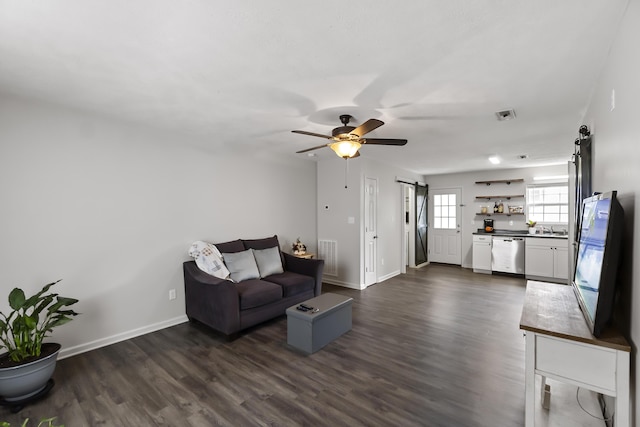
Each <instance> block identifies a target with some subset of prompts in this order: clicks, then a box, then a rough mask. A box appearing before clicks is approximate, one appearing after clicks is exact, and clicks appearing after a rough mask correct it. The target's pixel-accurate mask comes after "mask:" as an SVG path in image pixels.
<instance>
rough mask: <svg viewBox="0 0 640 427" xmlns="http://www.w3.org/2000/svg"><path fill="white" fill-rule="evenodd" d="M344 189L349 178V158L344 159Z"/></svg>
mask: <svg viewBox="0 0 640 427" xmlns="http://www.w3.org/2000/svg"><path fill="white" fill-rule="evenodd" d="M344 162H345V163H344V188H347V178H348V176H349V158H348V157H345V158H344Z"/></svg>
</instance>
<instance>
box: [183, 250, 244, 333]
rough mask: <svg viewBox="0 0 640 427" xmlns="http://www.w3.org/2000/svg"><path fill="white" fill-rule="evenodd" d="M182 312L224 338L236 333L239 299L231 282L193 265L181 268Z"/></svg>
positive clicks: (186, 263) (189, 264)
mask: <svg viewBox="0 0 640 427" xmlns="http://www.w3.org/2000/svg"><path fill="white" fill-rule="evenodd" d="M183 271H184V291H185V300H186V311H187V317H189V319H195V320H198V321H200V322H202V323H204V324H205V325H208V326H210V327H211V328H213V329H216V330H218V331H220V332H222V333H224V334H226V335H231V334H234V333H236V332H238V331H239V330H240V298H239V296H238V290H237V289H236V285H235V284H234V283H233V282H230V281H228V280H223V279H218V278H217V277H214V276H211V275H210V274H207V273H205V272H204V271H202V270H200V269H199V268H198V266H197V265H196V263H195V262H194V261H186V262H185V263H184V264H183Z"/></svg>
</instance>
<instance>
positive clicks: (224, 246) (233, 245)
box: [215, 239, 247, 254]
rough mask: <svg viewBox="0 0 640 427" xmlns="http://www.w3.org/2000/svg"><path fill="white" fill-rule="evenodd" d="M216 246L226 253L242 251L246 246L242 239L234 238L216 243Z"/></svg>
mask: <svg viewBox="0 0 640 427" xmlns="http://www.w3.org/2000/svg"><path fill="white" fill-rule="evenodd" d="M215 247H216V248H218V250H219V251H220V252H222V253H223V254H224V253H234V252H242V251H244V250H245V249H247V248H245V247H244V245H243V244H242V240H240V239H238V240H232V241H230V242H224V243H216V244H215Z"/></svg>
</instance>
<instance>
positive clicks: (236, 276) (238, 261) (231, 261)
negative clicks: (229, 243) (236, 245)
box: [222, 249, 260, 283]
mask: <svg viewBox="0 0 640 427" xmlns="http://www.w3.org/2000/svg"><path fill="white" fill-rule="evenodd" d="M222 259H223V260H224V264H225V265H226V266H227V269H228V270H229V272H230V273H231V280H233V281H234V282H236V283H238V282H242V281H243V280H249V279H259V278H260V272H259V271H258V266H257V265H256V260H255V258H254V257H253V249H247V250H246V251H242V252H234V253H226V254H225V253H223V254H222Z"/></svg>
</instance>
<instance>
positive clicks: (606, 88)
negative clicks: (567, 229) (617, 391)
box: [584, 0, 640, 425]
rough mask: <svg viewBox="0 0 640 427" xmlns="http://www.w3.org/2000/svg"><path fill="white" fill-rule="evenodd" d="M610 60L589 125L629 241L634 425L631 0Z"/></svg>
mask: <svg viewBox="0 0 640 427" xmlns="http://www.w3.org/2000/svg"><path fill="white" fill-rule="evenodd" d="M619 28H620V29H619V33H618V35H617V38H616V40H615V41H614V43H613V45H612V48H611V52H610V56H609V59H608V61H607V64H606V66H605V68H604V70H603V72H602V74H601V77H600V80H599V82H598V85H597V87H596V89H595V92H594V94H593V97H592V101H591V104H590V106H589V109H588V112H587V114H586V117H585V120H584V124H587V125H589V126H590V127H591V129H592V132H593V134H594V137H593V167H594V175H593V188H594V190H595V191H608V190H617V191H618V197H619V199H620V202H621V204H622V206H623V208H624V211H625V232H624V237H623V242H622V245H623V248H624V249H623V254H624V258H623V261H622V262H623V265H622V267H621V269H620V270H619V276H621V280H620V282H619V283H620V285H621V287H622V289H621V290H622V298H621V299H620V305H619V306H618V307H617V313H616V315H617V316H618V317H619V318H620V319H621V325H622V327H623V329H624V330H625V331H626V333H627V335H628V338H630V340H631V344H632V348H633V349H634V350H633V354H632V357H631V361H632V362H631V365H632V369H631V372H632V378H631V384H632V404H633V405H632V407H633V417H634V420H635V421H634V422H632V425H637V424H638V422H639V420H640V418H639V414H638V408H640V393H638V390H637V387H638V367H639V366H640V365H639V362H640V359H639V356H638V352H637V346H638V343H640V268H638V266H640V227H639V226H638V225H636V224H640V209H638V208H637V206H636V205H637V203H638V195H639V193H640V132H639V129H638V104H637V102H638V100H639V99H640V79H639V78H638V76H640V55H639V54H638V40H640V2H639V1H638V0H631V1H630V2H629V6H628V9H627V12H626V15H625V17H624V19H623V21H622V23H621V25H620V27H619ZM612 90H615V109H614V110H613V111H611V92H612Z"/></svg>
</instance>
